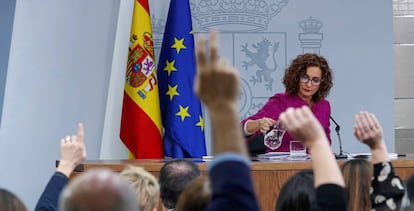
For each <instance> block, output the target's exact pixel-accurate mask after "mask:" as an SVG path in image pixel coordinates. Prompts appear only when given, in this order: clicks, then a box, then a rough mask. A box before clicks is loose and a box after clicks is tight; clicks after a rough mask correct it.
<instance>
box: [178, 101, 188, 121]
mask: <svg viewBox="0 0 414 211" xmlns="http://www.w3.org/2000/svg"><path fill="white" fill-rule="evenodd" d="M189 107H190V106H187V107H185V108H184V107H182V106H181V105H180V111H179V112H177V113H176V114H175V115H177V116H180V117H181V121H182V122H184V119H185V118H186V117H190V114H189V113H188V108H189Z"/></svg>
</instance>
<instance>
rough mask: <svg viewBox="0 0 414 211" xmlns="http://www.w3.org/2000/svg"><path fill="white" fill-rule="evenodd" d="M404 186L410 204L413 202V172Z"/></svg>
mask: <svg viewBox="0 0 414 211" xmlns="http://www.w3.org/2000/svg"><path fill="white" fill-rule="evenodd" d="M406 187H407V196H408V199H409V200H410V204H413V203H414V174H412V175H410V177H408V179H407V182H406Z"/></svg>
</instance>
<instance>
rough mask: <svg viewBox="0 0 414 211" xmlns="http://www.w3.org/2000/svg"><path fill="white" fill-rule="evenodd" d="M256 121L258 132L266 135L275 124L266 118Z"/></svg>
mask: <svg viewBox="0 0 414 211" xmlns="http://www.w3.org/2000/svg"><path fill="white" fill-rule="evenodd" d="M257 121H258V130H260V132H262V133H267V131H269V130H270V128H271V127H272V126H273V125H274V124H276V122H277V121H275V120H273V119H271V118H267V117H263V118H261V119H258V120H257Z"/></svg>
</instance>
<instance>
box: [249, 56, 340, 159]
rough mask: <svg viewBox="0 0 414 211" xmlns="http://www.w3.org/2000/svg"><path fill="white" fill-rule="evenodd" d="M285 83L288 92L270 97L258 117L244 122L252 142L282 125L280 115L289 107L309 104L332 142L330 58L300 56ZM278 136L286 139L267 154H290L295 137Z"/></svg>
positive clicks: (289, 70) (255, 116)
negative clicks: (253, 139) (290, 144)
mask: <svg viewBox="0 0 414 211" xmlns="http://www.w3.org/2000/svg"><path fill="white" fill-rule="evenodd" d="M283 84H284V85H285V92H284V93H277V94H275V95H273V96H272V97H270V98H269V100H268V101H267V103H266V104H265V105H264V106H263V107H262V108H261V109H260V110H259V111H258V112H257V113H256V114H254V115H253V116H250V117H248V118H246V119H244V120H243V121H242V122H241V123H242V126H243V130H244V133H245V135H246V136H247V137H249V140H250V138H251V137H254V136H256V135H259V134H261V133H263V134H266V133H269V132H270V131H272V129H273V128H274V127H275V125H276V123H278V118H279V114H280V113H282V112H284V111H285V110H286V109H287V108H289V107H295V108H298V107H301V106H303V105H307V106H309V107H310V108H311V110H312V112H313V114H314V115H315V116H316V118H317V119H318V120H319V122H320V123H321V125H322V127H323V128H324V130H325V134H326V136H327V138H328V141H329V143H331V138H330V130H329V116H330V113H331V107H330V105H329V102H328V101H327V100H326V99H325V98H326V97H327V96H328V94H329V91H330V89H331V87H332V85H333V83H332V71H331V68H330V67H329V65H328V62H327V61H326V59H325V58H324V57H322V56H320V55H317V54H311V53H307V54H302V55H299V56H297V57H296V58H295V59H294V60H293V61H292V63H291V64H290V65H289V67H288V68H287V69H286V71H285V75H284V78H283ZM277 135H278V136H279V135H280V136H282V137H281V138H280V139H278V140H277V141H275V142H274V143H273V144H271V147H270V145H267V144H266V146H267V147H268V148H267V152H270V151H278V152H289V142H290V141H291V140H294V138H293V137H292V136H291V135H290V134H289V133H287V132H286V133H285V132H283V133H277ZM265 137H266V136H265ZM269 147H270V148H269Z"/></svg>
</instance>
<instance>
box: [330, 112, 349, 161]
mask: <svg viewBox="0 0 414 211" xmlns="http://www.w3.org/2000/svg"><path fill="white" fill-rule="evenodd" d="M329 119H331V120H332V122H333V123H334V124H335V125H336V127H335V131H336V135H337V136H338V141H339V155H337V154H335V158H336V159H339V160H342V159H348V156H347V155H344V154H343V151H342V141H341V135H340V134H339V130H340V129H341V126H339V124H338V123H337V122H336V121H335V119H334V118H333V117H332V116H331V115H329Z"/></svg>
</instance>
